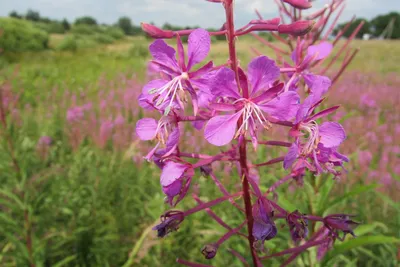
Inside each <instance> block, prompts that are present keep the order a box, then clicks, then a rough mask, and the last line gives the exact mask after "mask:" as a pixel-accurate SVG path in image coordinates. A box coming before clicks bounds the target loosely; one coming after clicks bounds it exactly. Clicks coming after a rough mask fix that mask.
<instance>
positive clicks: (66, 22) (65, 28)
mask: <svg viewBox="0 0 400 267" xmlns="http://www.w3.org/2000/svg"><path fill="white" fill-rule="evenodd" d="M61 24H62V26H63V27H64V30H65V31H69V29H71V25H70V24H69V22H68V20H67V19H63V20H62V21H61Z"/></svg>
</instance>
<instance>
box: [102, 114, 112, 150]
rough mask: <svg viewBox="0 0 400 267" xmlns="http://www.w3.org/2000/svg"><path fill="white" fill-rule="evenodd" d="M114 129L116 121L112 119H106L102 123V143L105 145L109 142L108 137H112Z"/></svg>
mask: <svg viewBox="0 0 400 267" xmlns="http://www.w3.org/2000/svg"><path fill="white" fill-rule="evenodd" d="M113 129H114V122H113V121H111V120H105V121H103V122H102V123H101V125H100V133H99V135H100V136H99V137H100V145H101V146H102V147H103V146H105V144H106V143H107V141H108V139H109V138H110V137H111V134H112V131H113Z"/></svg>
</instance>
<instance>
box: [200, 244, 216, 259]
mask: <svg viewBox="0 0 400 267" xmlns="http://www.w3.org/2000/svg"><path fill="white" fill-rule="evenodd" d="M217 251H218V246H217V245H216V244H208V245H205V246H204V247H203V249H202V250H201V253H202V254H203V255H204V257H205V258H206V259H207V260H211V259H213V258H214V257H215V255H217Z"/></svg>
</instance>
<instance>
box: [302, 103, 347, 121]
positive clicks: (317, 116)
mask: <svg viewBox="0 0 400 267" xmlns="http://www.w3.org/2000/svg"><path fill="white" fill-rule="evenodd" d="M339 107H340V106H334V107H331V108H327V109H324V110H322V111H320V112H318V113H317V114H314V115H312V116H311V117H310V118H309V119H308V121H312V120H317V119H320V118H322V117H326V116H328V115H329V114H332V113H333V112H335V111H336V110H337V109H338V108H339Z"/></svg>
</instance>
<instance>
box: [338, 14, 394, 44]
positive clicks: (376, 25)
mask: <svg viewBox="0 0 400 267" xmlns="http://www.w3.org/2000/svg"><path fill="white" fill-rule="evenodd" d="M361 22H364V25H363V26H362V27H361V29H360V31H359V32H358V34H357V35H356V38H362V37H363V36H364V34H369V35H371V36H372V37H375V38H379V37H381V36H382V37H384V38H388V39H400V13H398V12H390V13H388V14H384V15H378V16H376V17H374V18H373V19H371V20H367V19H364V18H358V19H356V20H354V21H353V22H351V24H350V26H349V27H348V28H347V30H346V31H345V32H344V34H343V36H344V37H349V36H350V35H351V33H352V32H353V31H354V30H355V29H356V28H357V27H358V25H359V24H360V23H361ZM347 24H348V22H345V23H342V24H339V25H338V26H337V27H336V28H335V30H334V31H333V34H334V35H336V34H338V32H339V31H341V30H342V29H343V28H344V27H346V25H347Z"/></svg>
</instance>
